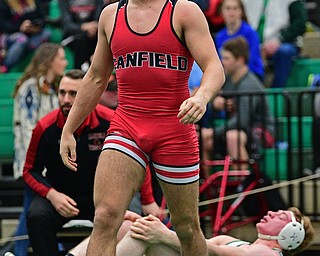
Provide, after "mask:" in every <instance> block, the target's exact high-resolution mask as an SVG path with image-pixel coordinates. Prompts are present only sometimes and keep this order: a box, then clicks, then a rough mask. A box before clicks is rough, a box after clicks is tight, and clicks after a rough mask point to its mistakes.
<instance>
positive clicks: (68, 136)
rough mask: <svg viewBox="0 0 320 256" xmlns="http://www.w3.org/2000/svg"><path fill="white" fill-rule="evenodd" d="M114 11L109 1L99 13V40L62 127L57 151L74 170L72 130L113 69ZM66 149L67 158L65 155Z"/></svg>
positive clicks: (95, 99)
mask: <svg viewBox="0 0 320 256" xmlns="http://www.w3.org/2000/svg"><path fill="white" fill-rule="evenodd" d="M115 11H116V4H112V5H109V6H108V7H106V8H105V9H104V10H103V11H102V13H101V16H100V20H99V27H98V42H97V46H96V49H95V53H94V57H93V61H92V64H91V65H90V68H89V70H88V72H87V73H86V75H85V77H84V78H83V80H82V82H81V84H80V86H79V90H78V92H77V96H76V99H75V102H74V104H73V106H72V108H71V111H70V113H69V115H68V118H67V121H66V124H65V126H64V128H63V133H62V136H61V145H60V154H61V157H62V160H63V162H64V164H65V165H66V166H67V167H68V168H70V169H71V170H74V171H75V170H76V169H77V164H76V162H75V161H76V152H75V148H76V143H75V140H74V138H73V136H72V134H73V133H74V131H75V130H76V129H77V128H78V127H79V126H80V124H81V123H82V122H83V121H84V120H85V118H86V117H87V116H88V114H89V113H90V112H91V111H92V110H93V109H94V108H95V106H96V105H97V104H98V102H99V100H100V98H101V95H102V93H103V92H104V91H105V88H106V86H107V82H108V79H109V77H110V75H111V72H112V70H113V60H112V54H111V50H110V47H109V43H108V40H109V35H110V34H111V31H112V27H113V24H114V16H115ZM69 152H70V158H68V156H69Z"/></svg>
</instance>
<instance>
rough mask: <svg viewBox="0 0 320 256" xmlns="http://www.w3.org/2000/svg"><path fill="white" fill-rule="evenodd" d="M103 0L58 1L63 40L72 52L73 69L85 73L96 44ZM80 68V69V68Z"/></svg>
mask: <svg viewBox="0 0 320 256" xmlns="http://www.w3.org/2000/svg"><path fill="white" fill-rule="evenodd" d="M103 5H104V3H103V0H87V1H82V0H59V6H60V9H61V17H62V20H61V24H62V29H63V34H64V35H63V36H64V38H65V39H66V38H68V40H66V41H69V40H70V43H69V44H68V45H70V47H71V48H72V50H73V52H74V65H75V68H79V69H82V70H84V71H86V69H87V67H88V65H89V63H90V57H91V55H92V54H93V52H94V49H95V46H96V44H97V31H98V19H99V16H100V13H101V11H102V8H103ZM81 66H82V67H81Z"/></svg>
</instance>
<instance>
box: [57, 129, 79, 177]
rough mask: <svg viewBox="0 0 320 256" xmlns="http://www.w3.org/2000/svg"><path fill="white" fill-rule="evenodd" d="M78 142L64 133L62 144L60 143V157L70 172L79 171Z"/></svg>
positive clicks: (70, 135)
mask: <svg viewBox="0 0 320 256" xmlns="http://www.w3.org/2000/svg"><path fill="white" fill-rule="evenodd" d="M76 145H77V144H76V140H75V139H74V137H73V135H72V134H68V133H66V132H64V131H63V132H62V136H61V142H60V155H61V158H62V162H63V163H64V165H65V166H67V167H68V168H69V169H70V170H73V171H76V170H77V166H78V165H77V163H76V160H77V153H76Z"/></svg>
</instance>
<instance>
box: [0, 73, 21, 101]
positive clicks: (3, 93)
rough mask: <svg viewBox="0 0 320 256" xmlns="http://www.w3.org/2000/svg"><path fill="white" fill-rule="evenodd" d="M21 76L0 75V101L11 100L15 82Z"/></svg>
mask: <svg viewBox="0 0 320 256" xmlns="http://www.w3.org/2000/svg"><path fill="white" fill-rule="evenodd" d="M21 76H22V73H20V72H19V73H7V74H1V75H0V88H1V89H0V99H10V98H11V99H12V98H13V90H14V87H15V85H16V82H17V80H18V79H19V78H20V77H21Z"/></svg>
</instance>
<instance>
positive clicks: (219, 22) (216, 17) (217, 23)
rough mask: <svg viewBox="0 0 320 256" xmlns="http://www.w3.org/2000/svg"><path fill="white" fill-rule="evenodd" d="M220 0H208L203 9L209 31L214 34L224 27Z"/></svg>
mask: <svg viewBox="0 0 320 256" xmlns="http://www.w3.org/2000/svg"><path fill="white" fill-rule="evenodd" d="M221 4H222V0H208V7H207V9H206V10H204V15H205V16H206V18H207V21H208V24H209V28H210V31H211V33H212V34H213V35H214V34H215V33H217V32H218V31H219V30H220V29H222V28H223V27H224V25H225V24H224V19H223V17H222V14H221Z"/></svg>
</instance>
